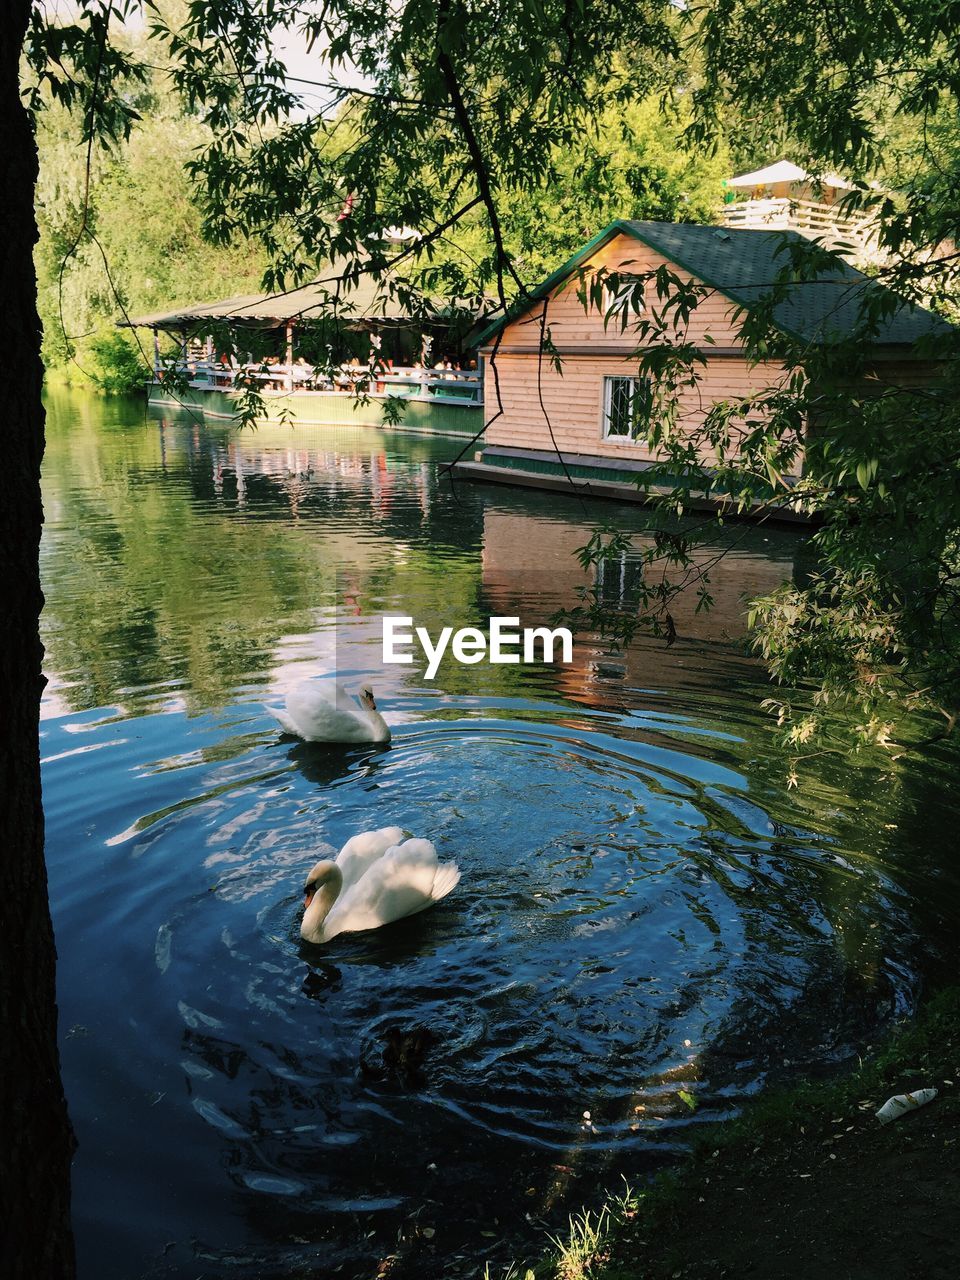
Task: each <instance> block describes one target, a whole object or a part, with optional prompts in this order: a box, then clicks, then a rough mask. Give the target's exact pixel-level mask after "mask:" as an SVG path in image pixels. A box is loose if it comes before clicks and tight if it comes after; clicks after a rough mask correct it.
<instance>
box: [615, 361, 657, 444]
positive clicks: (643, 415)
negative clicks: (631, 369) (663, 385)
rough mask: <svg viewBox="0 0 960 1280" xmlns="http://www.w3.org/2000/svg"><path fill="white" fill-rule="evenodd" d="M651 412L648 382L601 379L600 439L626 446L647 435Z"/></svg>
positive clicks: (646, 380) (651, 395)
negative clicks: (601, 423) (601, 437)
mask: <svg viewBox="0 0 960 1280" xmlns="http://www.w3.org/2000/svg"><path fill="white" fill-rule="evenodd" d="M652 410H653V393H652V391H651V389H650V379H649V378H620V377H617V378H604V380H603V438H604V440H622V441H624V442H625V443H629V442H630V441H632V440H637V439H639V438H641V437H643V436H645V435H646V434H647V429H648V427H649V425H650V414H651V412H652Z"/></svg>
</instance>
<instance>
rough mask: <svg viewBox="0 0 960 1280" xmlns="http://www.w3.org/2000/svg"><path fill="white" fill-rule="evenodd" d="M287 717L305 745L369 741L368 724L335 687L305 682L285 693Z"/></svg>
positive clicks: (338, 688) (343, 692)
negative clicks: (307, 743) (310, 743)
mask: <svg viewBox="0 0 960 1280" xmlns="http://www.w3.org/2000/svg"><path fill="white" fill-rule="evenodd" d="M287 718H288V719H289V720H290V721H291V722H292V723H293V724H294V725H295V726H296V727H295V728H294V730H293V732H294V733H296V734H297V735H298V737H301V738H303V739H305V741H307V742H369V741H370V738H371V733H370V725H369V723H368V721H367V720H366V719H365V717H363V716H362V715H361V713H360V710H359V708H358V707H356V706H355V704H354V703H353V702H352V701H351V699H350V696H349V694H348V693H347V692H346V691H345V690H344V688H343V687H342V686H341V685H338V684H334V685H331V684H323V683H321V682H320V681H317V680H306V681H304V682H303V683H302V684H298V685H296V686H294V688H293V689H291V690H290V692H289V693H288V694H287Z"/></svg>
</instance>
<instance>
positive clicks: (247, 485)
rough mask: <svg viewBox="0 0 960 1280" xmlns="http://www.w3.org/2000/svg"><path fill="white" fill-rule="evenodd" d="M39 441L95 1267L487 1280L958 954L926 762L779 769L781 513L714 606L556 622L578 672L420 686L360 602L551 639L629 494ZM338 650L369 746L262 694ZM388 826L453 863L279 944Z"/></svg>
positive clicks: (202, 438)
mask: <svg viewBox="0 0 960 1280" xmlns="http://www.w3.org/2000/svg"><path fill="white" fill-rule="evenodd" d="M49 425H50V430H49V437H50V438H49V446H48V454H47V459H46V462H45V476H44V483H45V503H46V510H47V514H48V525H47V531H46V534H45V539H44V548H43V572H44V580H45V587H46V593H47V608H46V610H45V614H44V639H45V643H46V645H47V654H48V662H47V665H48V675H49V677H50V686H49V688H48V690H47V694H46V697H45V703H44V722H43V726H42V729H43V754H44V788H45V798H46V808H47V827H48V847H49V855H48V856H49V866H50V875H51V885H52V890H53V892H52V901H53V910H54V915H55V923H56V927H57V935H58V945H59V949H60V956H61V964H60V1004H61V1015H62V1026H63V1032H64V1038H63V1045H62V1054H63V1064H64V1072H65V1076H66V1081H67V1088H68V1093H69V1097H70V1101H71V1110H72V1114H73V1118H74V1122H75V1124H76V1127H77V1130H78V1133H79V1136H80V1150H79V1154H78V1157H77V1163H76V1170H75V1184H74V1185H75V1217H76V1223H77V1232H78V1241H79V1250H80V1261H81V1274H82V1275H83V1276H84V1277H89V1278H90V1280H93V1278H94V1277H96V1280H130V1277H131V1276H150V1277H171V1278H177V1280H179V1277H184V1280H192V1278H193V1277H196V1276H198V1275H204V1276H211V1277H212V1276H221V1275H224V1274H231V1275H237V1276H242V1277H254V1276H256V1277H276V1278H277V1280H280V1277H284V1278H289V1277H294V1276H300V1275H317V1274H330V1273H335V1274H339V1275H344V1276H358V1277H359V1276H364V1277H367V1276H372V1275H374V1274H377V1271H378V1268H380V1267H381V1264H382V1263H383V1262H384V1260H385V1259H393V1261H392V1262H391V1263H390V1266H389V1268H388V1271H387V1272H382V1271H381V1274H387V1273H388V1274H390V1275H393V1276H397V1275H401V1274H404V1275H410V1276H417V1277H432V1276H438V1277H439V1276H441V1275H442V1276H445V1277H446V1276H456V1275H458V1274H464V1275H476V1274H477V1271H478V1269H482V1263H483V1260H484V1258H486V1257H489V1256H492V1255H495V1256H496V1257H500V1256H501V1255H503V1254H504V1253H509V1252H510V1251H511V1250H512V1249H514V1248H516V1249H517V1251H518V1252H519V1251H522V1249H523V1248H526V1243H528V1242H529V1241H530V1240H531V1239H533V1238H539V1237H540V1235H541V1233H542V1231H543V1229H544V1227H545V1226H548V1227H550V1228H551V1229H561V1228H562V1226H563V1223H564V1221H565V1217H566V1213H567V1212H568V1211H569V1209H570V1208H571V1207H576V1206H577V1204H578V1201H580V1200H582V1199H588V1200H589V1199H591V1198H593V1197H594V1196H596V1195H597V1194H598V1188H599V1187H600V1186H602V1185H603V1184H604V1183H607V1182H615V1181H616V1180H617V1178H618V1176H619V1174H620V1173H621V1172H624V1173H627V1174H628V1175H629V1176H630V1177H631V1178H632V1179H633V1180H634V1181H636V1180H638V1179H640V1178H642V1177H644V1176H646V1175H647V1174H648V1173H650V1172H652V1171H653V1170H655V1169H657V1168H659V1167H661V1166H662V1165H663V1164H664V1163H665V1162H668V1161H670V1160H672V1159H676V1158H677V1156H678V1154H679V1153H681V1152H682V1151H683V1149H684V1147H685V1145H686V1143H687V1142H688V1140H689V1138H690V1136H691V1134H692V1133H695V1132H696V1131H697V1129H698V1127H699V1126H701V1125H702V1124H703V1123H704V1122H705V1121H706V1120H709V1119H712V1118H715V1117H717V1116H722V1115H727V1114H730V1113H731V1112H733V1111H735V1110H736V1108H737V1107H738V1106H739V1105H740V1103H741V1101H742V1100H743V1099H744V1098H745V1097H748V1096H750V1095H751V1094H752V1093H754V1092H756V1091H757V1090H758V1089H759V1088H761V1087H763V1085H765V1084H766V1083H768V1082H769V1081H771V1080H787V1079H791V1078H794V1077H795V1076H796V1075H797V1074H798V1073H806V1072H809V1071H817V1070H823V1069H824V1068H825V1067H826V1066H829V1065H833V1064H836V1063H838V1062H841V1061H843V1060H844V1059H845V1058H847V1057H849V1056H850V1055H852V1054H854V1053H856V1052H858V1051H860V1050H862V1049H863V1047H864V1046H865V1045H866V1044H867V1043H870V1042H871V1040H872V1039H873V1038H874V1037H875V1035H876V1034H877V1032H878V1031H879V1030H880V1029H882V1027H883V1026H884V1025H885V1024H886V1023H887V1022H888V1021H889V1020H890V1018H891V1017H893V1016H894V1015H896V1014H898V1013H900V1012H904V1011H909V1010H910V1009H911V1008H912V1007H913V1005H914V1003H915V1001H916V999H917V995H918V992H919V991H920V990H921V988H922V986H923V984H924V983H925V982H930V981H936V980H937V978H938V976H939V975H940V974H942V973H943V972H945V971H949V970H950V969H951V968H952V967H955V964H956V960H957V953H956V941H955V930H954V928H953V921H954V919H955V913H956V908H957V905H958V901H960V892H958V869H957V867H956V864H955V859H953V858H952V857H951V854H950V850H952V848H953V826H954V825H955V823H954V817H953V806H954V797H955V787H956V783H955V767H954V760H953V756H952V754H951V753H950V752H949V751H948V750H946V749H945V750H944V751H943V752H942V754H941V755H940V756H936V757H930V758H928V759H926V760H924V761H922V762H920V761H916V762H915V761H911V760H909V759H905V760H903V761H901V762H898V763H896V764H885V765H884V766H883V767H882V768H877V767H874V766H871V765H869V764H868V763H859V762H858V763H856V764H855V765H854V766H850V765H848V764H847V763H846V762H844V761H842V760H839V759H837V758H834V759H831V760H830V761H828V762H826V763H825V764H824V766H823V768H822V770H821V771H820V772H819V773H816V772H814V774H813V775H812V777H811V779H810V781H809V784H808V785H806V786H805V788H804V789H803V790H802V791H800V792H789V793H788V792H787V791H786V789H785V786H784V778H785V774H786V767H785V761H784V759H783V758H782V756H781V755H780V754H779V752H778V749H777V747H776V744H775V741H774V738H773V736H772V733H771V728H770V725H769V722H768V720H767V719H766V717H765V716H764V715H763V714H762V713H761V712H760V710H759V709H758V704H759V701H760V699H761V698H762V696H763V695H764V693H765V692H766V688H765V686H764V684H763V681H762V676H761V673H760V672H759V671H758V668H757V666H756V664H755V663H753V662H752V661H751V660H750V659H749V658H748V657H747V656H746V655H745V654H744V652H743V650H742V647H741V645H740V642H739V638H740V636H741V633H742V628H743V610H744V603H743V600H744V596H745V595H749V594H751V593H758V592H765V591H768V590H770V589H772V588H773V587H775V586H776V585H777V584H778V583H779V582H780V581H782V580H784V579H785V578H789V576H790V574H791V572H792V569H793V565H794V562H795V558H796V553H797V549H798V539H797V536H796V535H795V534H792V533H790V534H783V535H780V534H774V533H771V532H770V531H764V530H762V529H746V530H744V529H740V530H738V531H736V532H735V533H730V534H729V535H728V536H729V537H730V538H731V539H732V540H733V541H732V543H731V546H730V547H729V548H728V551H729V554H728V556H727V557H726V558H725V559H723V560H722V561H721V562H720V566H719V567H718V569H717V570H716V572H715V581H714V584H713V592H714V596H715V600H716V606H715V610H714V612H713V613H712V614H708V615H704V614H702V613H698V612H697V611H696V608H695V603H694V602H688V603H687V604H683V603H681V604H679V605H678V606H677V610H676V619H677V625H678V630H679V638H678V640H677V642H676V644H675V645H673V646H672V647H670V648H669V649H666V648H664V647H663V646H661V645H659V644H655V643H653V642H649V641H644V642H640V643H638V644H637V645H635V646H633V647H632V648H631V649H630V650H629V651H628V652H626V653H622V654H615V653H611V652H610V651H609V650H608V649H607V648H606V647H605V646H604V645H603V644H602V643H600V642H599V641H598V640H597V638H596V637H591V636H589V635H587V636H582V637H580V638H579V639H578V643H577V646H576V650H575V653H574V660H573V661H572V662H571V663H568V664H558V665H543V666H541V665H538V666H524V665H522V664H518V665H516V666H503V667H491V666H478V667H465V666H461V665H460V664H458V663H455V662H452V661H450V660H447V659H445V660H444V662H442V663H441V666H440V670H439V672H438V674H437V677H436V679H435V680H433V681H428V680H426V679H425V678H424V675H423V671H422V667H421V665H420V664H417V663H415V664H412V665H411V666H409V667H394V668H390V669H387V668H384V667H383V666H382V664H381V657H380V648H379V621H378V620H379V617H380V615H381V614H382V613H383V612H384V611H391V612H398V613H403V614H412V615H415V616H416V617H417V618H418V619H421V618H422V619H424V620H425V621H427V622H429V623H430V625H431V626H433V625H434V624H448V623H453V622H455V623H456V625H458V626H461V625H467V624H476V623H480V622H483V621H484V620H485V619H486V618H487V616H488V615H489V614H491V613H501V614H506V615H509V616H517V617H519V618H520V619H521V621H522V624H523V625H528V626H535V625H541V624H543V623H544V622H545V621H546V620H547V619H548V618H549V617H550V616H551V614H552V612H553V611H554V610H555V608H556V607H557V606H558V604H562V603H568V602H569V601H570V597H571V594H573V593H575V592H576V590H577V588H578V587H579V586H581V585H583V577H582V574H581V573H580V570H579V569H578V567H577V566H576V564H575V562H574V561H573V559H572V553H573V551H574V550H575V548H576V547H577V546H578V545H580V544H581V543H582V542H584V541H586V538H587V537H588V536H589V532H590V528H591V521H594V520H602V521H604V522H606V521H609V520H610V519H611V518H615V519H617V520H618V521H619V522H621V523H622V524H624V525H625V526H626V527H628V528H629V529H631V530H632V531H634V533H635V537H636V540H637V541H638V542H640V541H642V540H643V539H644V537H645V536H648V534H647V533H646V530H645V527H644V519H645V517H644V515H643V513H642V512H640V511H639V510H638V509H637V508H634V507H630V508H620V507H617V506H616V505H611V504H604V506H603V509H602V512H600V513H599V514H598V513H596V512H589V511H588V512H587V514H586V515H584V513H583V511H582V509H581V508H580V506H579V505H578V504H576V503H572V502H568V501H566V500H565V499H564V498H563V497H562V496H557V495H529V494H523V493H509V492H500V491H494V490H491V491H482V490H479V489H469V488H465V487H463V486H461V487H458V490H457V491H456V493H453V492H452V491H451V490H450V488H449V485H448V484H447V483H446V482H445V481H443V480H442V479H441V478H440V475H439V469H440V465H441V464H442V463H443V462H444V461H446V460H448V459H449V458H450V457H451V456H453V453H454V452H455V450H456V447H457V446H456V442H450V441H439V440H422V439H417V438H413V437H411V436H390V435H385V434H381V433H379V432H377V431H375V430H373V429H370V428H366V429H363V430H362V431H359V430H354V431H351V430H340V429H319V428H318V429H315V430H314V429H299V428H298V429H297V432H296V434H295V438H294V437H293V435H292V434H291V433H290V432H286V433H284V432H283V431H281V430H280V429H278V428H264V429H262V430H261V431H258V432H257V433H256V434H254V435H249V436H244V437H238V436H236V435H235V434H232V433H231V432H230V431H229V430H228V429H226V428H218V427H211V428H206V427H203V426H201V425H198V424H196V423H194V422H189V421H182V420H177V419H175V418H172V417H169V416H166V417H164V418H163V419H162V420H161V421H146V422H144V421H143V420H142V415H141V416H139V417H138V416H136V415H135V414H134V413H133V412H132V411H131V410H130V409H129V408H126V407H124V405H123V404H122V403H113V402H110V403H106V404H104V403H102V402H94V401H91V400H89V399H84V398H82V397H77V396H57V397H54V398H53V399H52V401H51V404H50V419H49ZM629 572H630V570H629V565H625V566H623V572H622V574H621V576H620V578H618V579H617V581H618V583H620V582H622V583H628V582H629ZM612 589H613V588H612V587H611V590H612ZM617 589H618V590H619V586H617ZM333 665H335V666H336V668H337V670H338V671H339V672H340V673H341V675H342V678H343V679H344V680H345V682H346V683H348V684H350V685H351V686H352V685H353V684H356V683H359V682H360V681H361V680H366V679H371V680H374V682H375V684H376V691H377V697H378V701H379V702H380V703H381V705H382V706H383V707H384V709H385V710H386V714H387V719H388V720H389V721H390V723H391V726H392V728H393V731H394V737H393V741H392V743H391V745H390V746H389V748H383V747H372V746H371V747H349V748H331V747H328V746H324V745H322V744H306V743H299V742H295V741H293V740H291V739H289V738H281V737H280V735H279V734H278V733H277V730H276V725H275V724H274V723H273V722H272V721H271V719H270V717H269V715H268V714H267V712H266V710H265V709H264V708H265V705H271V704H272V705H278V704H279V702H280V701H282V697H283V694H284V692H285V690H286V689H288V688H289V687H290V685H291V684H292V683H293V682H295V681H296V680H298V679H300V678H303V677H315V676H318V675H319V674H320V673H321V672H325V671H327V670H329V669H330V668H331V667H332V666H333ZM393 824H396V825H399V826H401V827H402V828H404V829H405V830H408V831H410V832H413V833H416V834H421V835H425V836H428V837H429V838H430V839H431V840H433V841H434V842H435V844H436V845H437V848H438V851H439V852H440V855H441V857H443V858H445V859H446V858H452V859H455V860H456V861H457V862H458V863H459V864H460V866H461V869H462V871H463V878H462V880H461V882H460V885H459V886H458V888H457V891H456V892H455V893H454V894H452V895H451V896H450V897H449V898H448V899H445V900H444V901H443V902H442V903H441V904H439V905H438V906H437V907H436V908H434V909H433V910H431V911H429V912H425V913H423V914H422V915H420V916H417V917H414V918H412V919H410V920H407V921H404V922H401V923H399V924H397V925H395V926H391V927H390V928H388V929H385V930H383V931H381V932H377V933H373V934H369V935H354V936H349V937H347V936H345V937H341V938H338V939H336V940H335V942H334V943H332V944H330V945H329V946H328V947H323V948H317V947H313V946H310V945H308V944H305V943H303V942H302V941H301V939H300V936H299V913H300V904H301V893H300V890H301V887H302V884H303V876H304V874H305V872H306V871H307V870H308V869H309V867H310V866H311V865H312V863H313V862H314V861H316V860H317V858H318V857H320V856H323V851H324V849H325V848H327V847H329V846H333V847H336V848H338V847H340V845H341V844H342V843H343V841H344V840H346V839H347V838H348V837H349V836H350V835H352V834H353V833H354V832H356V831H359V830H365V829H370V828H374V827H379V826H385V825H393ZM681 1094H687V1095H689V1096H690V1097H691V1098H692V1099H693V1100H694V1102H695V1104H696V1105H695V1109H691V1107H690V1105H689V1104H688V1102H687V1101H685V1100H684V1098H683V1097H682V1096H681ZM585 1112H589V1113H590V1115H589V1119H587V1118H586V1117H585V1116H584V1113H585Z"/></svg>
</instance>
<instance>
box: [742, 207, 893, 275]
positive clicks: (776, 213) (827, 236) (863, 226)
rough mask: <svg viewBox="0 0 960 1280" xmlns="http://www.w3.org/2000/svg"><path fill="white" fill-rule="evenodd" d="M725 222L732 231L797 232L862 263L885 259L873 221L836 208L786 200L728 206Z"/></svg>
mask: <svg viewBox="0 0 960 1280" xmlns="http://www.w3.org/2000/svg"><path fill="white" fill-rule="evenodd" d="M723 221H724V224H725V225H726V226H728V227H741V228H746V229H749V230H751V231H780V230H783V231H787V230H789V231H796V232H798V233H799V234H800V235H802V236H806V237H808V238H809V239H811V240H812V239H814V238H816V239H818V240H822V241H823V243H824V244H825V245H826V246H827V248H829V249H838V250H840V251H843V250H844V249H847V251H848V253H849V251H850V250H851V249H852V251H853V253H852V255H851V256H855V257H857V258H858V259H859V260H861V261H869V262H875V261H878V260H879V258H880V256H881V255H880V251H879V249H878V247H877V238H876V231H875V228H874V225H873V222H872V220H871V219H869V218H862V217H861V218H857V217H855V216H852V215H850V214H845V213H843V212H842V210H840V209H838V208H837V207H836V206H831V205H827V204H817V203H816V202H815V201H813V200H790V199H788V198H787V197H785V196H777V197H771V198H770V199H766V200H741V201H739V202H738V203H736V204H728V205H725V206H724V210H723ZM848 246H849V248H848Z"/></svg>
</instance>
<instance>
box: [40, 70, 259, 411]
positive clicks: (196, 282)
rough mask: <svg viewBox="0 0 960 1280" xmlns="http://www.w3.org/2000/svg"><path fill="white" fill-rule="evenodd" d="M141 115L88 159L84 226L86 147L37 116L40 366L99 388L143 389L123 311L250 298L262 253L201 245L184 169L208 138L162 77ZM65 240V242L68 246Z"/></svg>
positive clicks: (66, 129)
mask: <svg viewBox="0 0 960 1280" xmlns="http://www.w3.org/2000/svg"><path fill="white" fill-rule="evenodd" d="M136 100H137V103H138V112H139V115H140V117H141V118H140V119H139V120H138V121H137V123H136V127H135V128H134V129H133V131H132V132H131V134H130V137H129V138H128V139H126V140H122V141H120V142H118V143H117V145H116V146H115V147H114V148H113V149H112V150H110V151H109V152H107V153H100V152H96V151H95V152H93V153H92V156H91V162H92V163H91V172H90V183H89V199H88V201H87V208H86V225H87V229H88V233H85V234H83V235H80V236H79V238H78V231H79V229H80V228H81V226H83V225H84V196H85V192H86V189H87V182H86V163H87V157H86V151H85V149H84V148H83V147H82V146H79V145H78V139H77V125H76V120H75V119H74V117H73V116H72V115H71V114H70V113H69V112H68V111H66V110H64V109H63V108H56V107H55V108H53V109H50V110H46V111H43V112H41V113H40V115H39V117H38V121H39V127H38V139H37V140H38V148H39V152H40V181H39V184H38V190H37V196H38V222H39V226H40V243H39V245H38V247H37V255H36V256H37V274H38V290H39V304H40V318H41V320H42V322H43V329H44V359H45V363H46V365H47V368H48V370H56V371H58V372H60V373H62V374H64V375H66V376H68V377H73V376H76V378H77V379H78V380H81V379H82V380H85V377H84V375H89V376H90V377H92V378H93V379H94V381H95V382H96V383H98V384H99V385H100V386H101V387H103V389H105V390H107V391H130V390H133V389H135V388H137V387H139V386H142V384H143V378H144V372H145V369H146V368H147V367H148V366H149V364H150V362H151V361H152V358H153V353H152V350H151V351H143V350H141V349H140V348H139V346H138V342H137V339H136V337H135V336H134V335H133V334H131V333H130V332H129V331H126V332H122V331H120V330H118V329H117V327H116V324H117V321H118V320H121V319H122V318H123V315H124V312H126V314H127V315H136V314H138V313H140V314H142V313H145V312H150V311H163V310H167V309H169V308H170V307H173V306H176V305H178V304H188V303H193V302H202V301H204V300H205V299H208V298H210V297H211V296H213V297H223V296H229V295H230V294H235V293H255V292H257V291H258V290H259V288H260V280H261V277H262V275H263V272H264V270H265V268H266V263H267V259H266V255H265V254H264V252H263V251H262V249H260V248H259V247H258V246H257V245H256V244H255V243H252V242H250V241H249V240H245V239H243V238H240V239H238V242H237V243H236V244H234V245H230V246H214V245H211V244H210V243H209V242H208V241H207V240H205V239H204V237H203V234H202V229H201V222H202V215H201V211H200V207H199V203H198V200H197V197H196V194H195V191H194V189H193V184H192V183H191V181H190V179H189V177H188V176H187V173H186V170H185V165H186V164H187V162H188V161H189V160H190V158H191V157H192V156H193V155H194V153H195V151H196V149H197V148H198V147H199V146H201V145H202V144H203V142H204V141H205V140H207V139H208V138H209V133H208V131H206V130H205V129H204V128H203V126H202V124H201V123H200V122H199V121H198V120H197V119H196V118H195V117H194V116H192V115H190V114H188V113H185V112H184V111H183V110H182V109H181V107H180V105H179V103H178V102H177V100H176V99H175V97H174V96H173V95H171V93H170V91H169V88H167V89H164V85H163V78H162V76H161V75H157V76H155V77H154V81H153V82H152V83H151V85H150V86H148V87H146V88H142V89H141V90H140V91H139V92H138V93H137V95H136ZM75 242H76V243H75Z"/></svg>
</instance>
